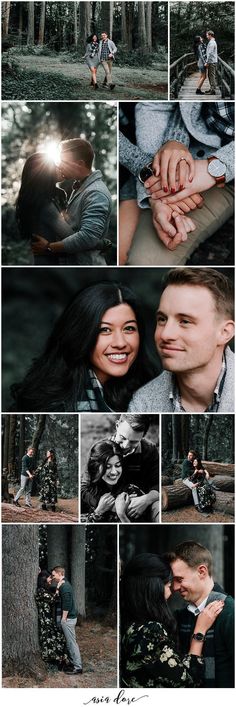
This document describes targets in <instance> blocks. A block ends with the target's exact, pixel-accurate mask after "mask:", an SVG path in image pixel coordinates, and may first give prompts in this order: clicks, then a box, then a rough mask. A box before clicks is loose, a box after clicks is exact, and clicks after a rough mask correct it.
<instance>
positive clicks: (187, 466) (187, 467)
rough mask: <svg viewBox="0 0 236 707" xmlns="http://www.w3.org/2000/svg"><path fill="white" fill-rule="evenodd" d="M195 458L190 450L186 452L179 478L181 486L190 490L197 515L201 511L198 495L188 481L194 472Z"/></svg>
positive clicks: (194, 453) (194, 454)
mask: <svg viewBox="0 0 236 707" xmlns="http://www.w3.org/2000/svg"><path fill="white" fill-rule="evenodd" d="M196 456H197V455H196V452H194V450H193V449H190V450H189V452H188V456H187V459H184V460H183V464H182V472H181V478H182V481H183V484H184V485H185V486H188V488H189V489H191V491H192V497H193V503H194V506H195V508H196V510H197V511H199V513H201V512H202V511H201V509H200V507H199V503H198V494H197V489H196V485H195V484H194V483H193V482H192V481H190V479H189V477H190V476H192V474H193V472H194V466H193V461H194V459H195V458H196Z"/></svg>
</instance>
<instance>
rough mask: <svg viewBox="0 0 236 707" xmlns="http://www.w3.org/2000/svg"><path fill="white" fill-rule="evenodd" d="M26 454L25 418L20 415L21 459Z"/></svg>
mask: <svg viewBox="0 0 236 707" xmlns="http://www.w3.org/2000/svg"><path fill="white" fill-rule="evenodd" d="M24 454H25V416H24V415H20V437H19V459H22V457H23V456H24Z"/></svg>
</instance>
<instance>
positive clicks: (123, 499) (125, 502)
mask: <svg viewBox="0 0 236 707" xmlns="http://www.w3.org/2000/svg"><path fill="white" fill-rule="evenodd" d="M129 502H130V499H129V495H128V493H126V492H125V491H122V493H120V494H119V496H117V497H116V499H115V509H116V513H117V515H118V518H119V519H120V520H121V522H122V523H130V522H131V521H130V520H129V518H128V516H127V508H128V506H129Z"/></svg>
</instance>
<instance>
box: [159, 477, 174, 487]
mask: <svg viewBox="0 0 236 707" xmlns="http://www.w3.org/2000/svg"><path fill="white" fill-rule="evenodd" d="M161 484H162V486H171V485H172V484H173V477H171V476H162V477H161Z"/></svg>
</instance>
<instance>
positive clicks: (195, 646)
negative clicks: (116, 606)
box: [121, 553, 224, 688]
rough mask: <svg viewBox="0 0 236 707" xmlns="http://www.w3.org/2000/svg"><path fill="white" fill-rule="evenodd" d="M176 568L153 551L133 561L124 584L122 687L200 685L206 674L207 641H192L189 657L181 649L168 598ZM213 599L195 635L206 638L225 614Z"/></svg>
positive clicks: (196, 626) (199, 617) (221, 602)
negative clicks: (216, 620)
mask: <svg viewBox="0 0 236 707" xmlns="http://www.w3.org/2000/svg"><path fill="white" fill-rule="evenodd" d="M170 595H171V569H170V565H169V563H168V562H167V561H166V559H165V558H162V557H161V556H158V555H154V554H151V553H144V554H142V555H137V556H136V557H134V558H133V559H132V560H131V561H130V562H129V563H128V565H127V566H126V568H125V570H124V574H123V578H122V583H121V610H122V625H123V629H122V633H123V635H122V656H121V672H122V680H121V683H122V686H123V687H131V688H134V687H135V688H139V687H142V688H148V687H166V688H168V687H182V688H187V687H200V686H201V683H202V680H203V676H204V659H203V658H202V657H201V656H202V649H203V644H204V641H196V640H195V639H193V638H192V640H191V644H190V649H189V653H188V655H185V656H184V657H181V656H180V654H179V652H178V649H177V644H178V642H177V629H176V621H175V618H174V616H173V614H172V613H171V611H170V609H169V606H168V604H167V600H168V599H169V597H170ZM223 606H224V603H223V601H214V602H212V603H211V604H209V605H208V606H207V607H205V609H204V610H203V611H202V612H201V613H200V614H199V616H198V618H197V621H196V625H195V629H194V631H195V633H203V634H205V633H206V632H207V630H208V629H209V628H210V627H211V626H212V624H213V623H214V621H215V619H216V617H217V616H218V615H219V613H220V612H221V611H222V608H223Z"/></svg>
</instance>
